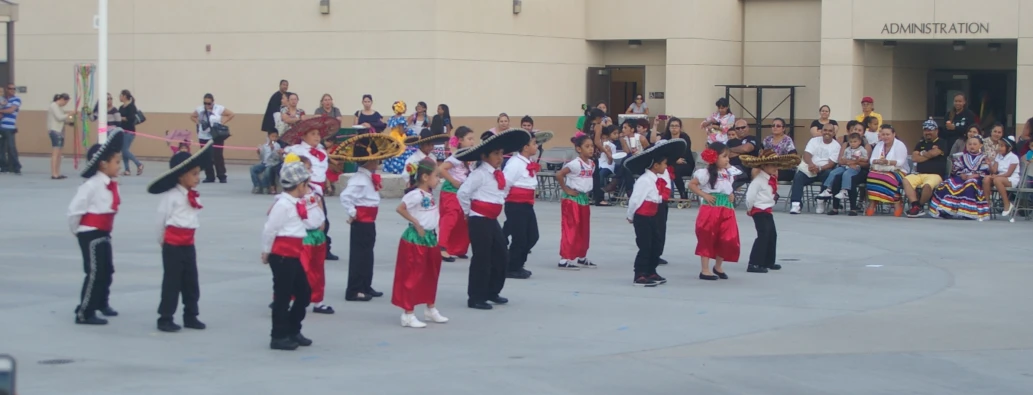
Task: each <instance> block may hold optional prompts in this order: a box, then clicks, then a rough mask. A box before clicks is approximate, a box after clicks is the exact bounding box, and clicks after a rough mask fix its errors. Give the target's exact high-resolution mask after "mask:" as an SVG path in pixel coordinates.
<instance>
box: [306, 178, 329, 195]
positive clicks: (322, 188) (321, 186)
mask: <svg viewBox="0 0 1033 395" xmlns="http://www.w3.org/2000/svg"><path fill="white" fill-rule="evenodd" d="M309 182H310V183H312V184H316V185H319V189H321V191H319V192H320V194H325V193H326V182H315V181H311V180H310V181H309Z"/></svg>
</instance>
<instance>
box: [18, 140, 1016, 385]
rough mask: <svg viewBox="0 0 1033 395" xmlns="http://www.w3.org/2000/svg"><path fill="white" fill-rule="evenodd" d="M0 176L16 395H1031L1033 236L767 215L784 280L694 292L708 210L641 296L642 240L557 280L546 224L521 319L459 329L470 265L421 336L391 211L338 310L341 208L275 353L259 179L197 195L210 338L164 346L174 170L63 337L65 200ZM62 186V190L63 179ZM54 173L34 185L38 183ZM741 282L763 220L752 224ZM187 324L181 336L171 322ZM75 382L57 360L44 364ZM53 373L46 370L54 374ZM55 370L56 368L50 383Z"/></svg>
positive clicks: (601, 236) (519, 291)
mask: <svg viewBox="0 0 1033 395" xmlns="http://www.w3.org/2000/svg"><path fill="white" fill-rule="evenodd" d="M23 160H24V162H25V175H23V176H21V177H16V176H13V175H4V176H0V202H3V204H0V213H2V214H0V218H2V222H0V223H2V224H3V227H2V229H0V230H2V232H0V270H2V273H3V275H2V276H0V316H2V317H3V319H2V321H0V322H2V324H0V353H9V354H12V355H14V356H15V357H16V358H17V359H18V362H19V367H20V369H19V375H18V381H19V383H20V388H19V389H20V392H19V393H20V394H23V395H26V394H28V395H32V394H109V395H110V394H151V395H160V394H184V393H189V394H194V395H201V394H231V393H233V394H245V393H247V394H283V393H305V394H323V393H341V394H408V393H414V392H418V393H433V394H485V393H492V394H500V395H501V394H676V393H678V394H791V395H804V394H839V395H845V394H858V395H862V394H863V395H872V394H937V395H946V394H965V395H970V394H1028V393H1031V392H1033V353H1031V349H1033V334H1031V331H1030V327H1031V324H1033V318H1031V317H1033V304H1031V303H1029V297H1030V295H1031V293H1030V291H1029V289H1030V288H1029V284H1031V283H1033V271H1031V270H1030V259H1029V257H1030V251H1031V250H1030V247H1029V245H1030V244H1029V237H1030V235H1033V222H1027V221H1024V220H1019V221H1017V222H1016V223H1008V222H1004V221H1000V220H998V221H991V222H983V223H977V222H965V221H945V220H933V219H914V220H909V219H901V218H889V217H877V218H865V217H846V216H839V217H828V216H824V215H822V216H818V215H813V214H811V215H798V216H790V215H786V214H778V215H777V216H776V221H777V222H778V230H779V233H780V240H779V253H780V255H779V258H780V261H781V264H782V265H784V270H782V271H780V272H774V273H769V274H748V273H746V272H745V264H744V263H737V264H730V265H728V267H727V271H728V273H729V275H730V276H731V279H730V280H726V281H720V282H704V281H700V280H697V279H696V275H697V273H698V272H699V264H698V258H696V257H695V256H693V249H694V246H695V237H694V235H693V223H694V221H695V216H696V210H695V209H686V210H673V211H672V212H671V217H670V227H669V233H668V237H667V240H668V242H667V252H666V253H665V254H664V256H665V258H667V259H668V260H670V261H671V264H670V265H668V266H666V267H661V269H660V272H661V274H663V275H665V276H666V277H667V278H668V280H669V283H668V284H667V285H663V286H660V287H658V288H654V289H643V288H636V287H633V286H632V285H631V275H632V269H631V262H632V258H633V256H634V254H635V245H634V235H633V230H632V227H631V225H629V224H627V223H626V222H625V221H624V220H623V214H624V210H622V209H619V208H609V209H597V208H593V218H592V222H593V224H592V225H593V229H592V248H591V251H590V256H591V258H592V259H593V260H594V261H595V262H596V263H598V264H599V266H600V268H599V269H598V270H592V271H588V270H582V271H580V272H567V271H559V270H556V269H555V265H556V261H557V251H558V243H559V219H558V214H559V205H558V204H557V203H553V202H543V203H540V204H539V205H537V213H538V218H539V224H540V228H541V232H542V238H541V241H540V242H539V243H538V245H537V246H536V247H535V248H534V250H533V254H532V255H531V261H530V262H529V269H530V270H532V271H534V276H533V277H531V279H529V280H510V281H507V284H506V288H505V291H504V292H503V295H504V296H507V297H509V298H510V300H511V303H510V304H509V305H506V306H501V307H499V308H496V309H495V310H493V311H477V310H471V309H468V308H466V306H465V301H466V275H467V272H466V265H467V262H466V261H459V262H456V263H446V264H444V268H443V269H442V276H441V281H440V288H439V292H438V296H439V299H438V304H439V308H440V309H441V311H442V312H443V313H444V314H445V315H446V316H448V317H449V318H451V319H452V321H451V322H449V323H447V324H444V325H431V326H429V327H428V328H426V329H422V330H415V329H408V328H402V327H400V326H399V323H398V321H399V314H400V311H399V310H398V309H397V308H395V307H394V306H392V305H391V304H390V292H391V283H392V277H393V266H394V258H395V249H396V246H397V240H398V237H399V235H400V234H401V231H402V229H403V227H404V226H405V224H404V223H403V220H402V219H401V218H400V217H399V216H397V215H395V214H394V213H393V208H394V207H395V205H397V204H398V201H397V200H388V201H384V202H383V204H382V206H381V207H382V208H383V209H382V210H381V218H380V220H379V221H378V223H377V226H378V234H379V241H378V244H377V247H376V255H377V260H376V275H375V277H374V287H375V288H377V289H379V290H382V291H384V292H385V293H387V295H385V297H384V298H379V299H376V300H374V301H372V302H368V303H353V302H345V301H344V286H345V282H346V279H347V240H348V228H347V227H346V226H345V225H344V214H343V209H341V208H340V206H339V205H338V204H336V203H334V204H331V207H330V216H331V220H332V222H333V226H332V228H331V231H330V235H331V236H332V237H333V238H334V241H335V245H334V252H336V253H337V254H339V255H341V256H342V257H344V260H342V261H338V262H329V263H328V265H327V276H328V287H327V290H328V299H329V302H330V303H332V305H333V306H334V307H335V308H336V309H337V314H336V315H332V316H326V315H322V316H319V315H311V314H310V315H309V317H308V318H307V319H306V320H305V331H304V332H305V334H306V335H308V336H309V337H311V338H312V339H314V340H315V345H314V346H312V347H309V348H303V349H299V350H298V351H294V352H283V351H271V350H269V349H268V342H269V337H268V334H269V329H270V317H269V310H268V308H267V304H268V302H269V300H270V297H271V282H270V273H269V269H268V268H267V267H265V266H263V265H262V264H261V263H260V262H259V232H260V228H261V226H262V223H263V221H264V214H265V212H266V209H267V208H268V206H269V204H270V197H269V196H254V195H250V194H249V193H248V192H249V189H250V183H249V182H248V178H247V173H246V169H245V168H244V167H243V166H232V167H231V174H230V183H229V184H227V185H220V184H214V185H211V184H206V185H202V186H201V187H200V188H199V189H200V191H201V194H202V199H203V202H204V204H205V210H204V212H203V214H202V218H201V220H202V227H201V230H200V231H199V233H198V240H199V243H198V246H197V247H198V252H199V255H200V267H201V283H202V286H201V288H202V299H201V313H202V314H201V319H202V320H204V321H205V322H206V323H208V325H209V329H208V330H205V331H200V332H199V331H191V330H184V331H183V332H181V333H176V334H166V333H159V332H157V331H156V330H155V319H156V318H157V317H156V313H155V310H156V308H157V304H158V296H159V295H158V293H159V284H160V281H161V260H160V255H159V248H158V246H157V245H156V243H155V242H154V237H155V235H154V223H153V222H154V205H155V204H156V201H157V199H156V198H154V197H153V196H150V195H147V194H146V193H145V192H144V189H145V188H144V187H145V185H146V184H147V183H148V182H149V181H150V179H151V177H152V176H154V175H157V174H158V173H159V171H160V169H161V168H163V167H164V165H163V164H161V163H157V162H155V163H149V164H148V169H147V174H146V175H145V176H143V177H136V176H132V177H126V178H125V179H123V180H122V181H121V182H122V184H123V187H122V191H123V192H122V193H123V204H122V208H121V212H120V213H119V216H118V220H117V222H116V227H115V232H114V242H115V265H116V268H117V273H116V275H115V283H114V287H113V288H112V305H113V306H114V307H115V308H116V309H118V310H119V311H120V312H121V316H119V317H117V318H114V319H112V320H111V324H110V325H108V326H105V327H85V326H77V325H74V324H73V323H72V321H73V315H72V309H73V308H74V307H75V305H76V302H77V298H78V293H79V287H80V284H81V281H82V275H83V274H82V269H81V268H82V265H81V259H80V254H79V250H78V247H77V245H76V243H75V241H74V239H73V238H72V236H71V235H70V234H69V233H68V231H67V227H66V225H65V224H66V222H65V210H66V207H67V204H68V201H69V199H70V198H71V196H72V194H73V193H74V191H75V188H76V186H77V185H78V184H79V181H80V180H79V179H78V178H76V177H72V178H69V179H67V180H63V181H52V180H49V179H48V176H47V172H46V170H45V168H46V166H47V165H46V161H45V160H44V159H40V158H26V159H23ZM65 166H66V174H72V171H71V169H70V167H71V166H70V163H67V162H66V165H65ZM41 169H44V170H41ZM738 218H739V227H740V231H741V233H740V234H741V240H742V245H743V254H744V258H743V259H744V260H745V258H746V257H747V256H748V252H749V250H748V248H749V246H750V245H751V243H752V242H753V238H754V236H755V232H754V230H753V225H752V221H751V220H750V219H749V218H748V217H747V216H746V215H745V214H744V213H742V212H741V211H740V215H739V217H738ZM178 319H179V317H177V320H178ZM55 360H66V361H55ZM55 362H57V363H55ZM61 362H66V363H61Z"/></svg>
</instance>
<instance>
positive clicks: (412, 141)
mask: <svg viewBox="0 0 1033 395" xmlns="http://www.w3.org/2000/svg"><path fill="white" fill-rule="evenodd" d="M450 138H452V137H451V136H449V135H447V134H435V135H433V136H430V137H426V138H422V139H421V138H419V137H416V136H411V137H407V138H406V139H405V145H415V146H420V145H423V144H427V143H434V144H438V143H444V142H446V141H448V139H450Z"/></svg>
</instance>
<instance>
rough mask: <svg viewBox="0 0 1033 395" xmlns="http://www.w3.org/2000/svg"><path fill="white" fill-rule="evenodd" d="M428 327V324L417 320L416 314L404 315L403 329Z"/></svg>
mask: <svg viewBox="0 0 1033 395" xmlns="http://www.w3.org/2000/svg"><path fill="white" fill-rule="evenodd" d="M426 326H427V324H424V323H423V322H421V321H420V320H418V319H416V314H405V313H402V327H403V328H404V327H409V328H423V327H426Z"/></svg>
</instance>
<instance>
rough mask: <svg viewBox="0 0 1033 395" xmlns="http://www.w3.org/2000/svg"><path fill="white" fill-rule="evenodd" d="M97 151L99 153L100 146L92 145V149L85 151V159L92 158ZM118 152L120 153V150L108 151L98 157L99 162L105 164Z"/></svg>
mask: <svg viewBox="0 0 1033 395" xmlns="http://www.w3.org/2000/svg"><path fill="white" fill-rule="evenodd" d="M97 151H100V144H94V145H93V146H92V147H90V149H89V150H87V151H86V157H87V158H92V157H93V155H94V154H96V153H97ZM120 152H122V150H121V149H109V150H108V151H107V152H105V153H104V154H103V155H101V156H100V162H107V161H109V160H111V158H112V157H114V156H115V154H117V153H120ZM98 166H99V165H98ZM98 169H99V168H98ZM98 171H99V170H98Z"/></svg>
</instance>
